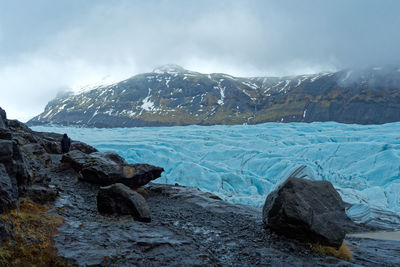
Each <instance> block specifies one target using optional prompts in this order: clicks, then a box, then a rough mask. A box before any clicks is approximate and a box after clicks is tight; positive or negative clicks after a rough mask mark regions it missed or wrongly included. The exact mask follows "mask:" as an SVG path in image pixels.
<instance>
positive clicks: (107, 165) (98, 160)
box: [61, 151, 164, 188]
mask: <svg viewBox="0 0 400 267" xmlns="http://www.w3.org/2000/svg"><path fill="white" fill-rule="evenodd" d="M61 161H62V162H63V163H67V164H70V165H71V166H72V168H74V169H75V171H77V172H80V173H81V175H82V177H81V179H82V180H83V181H86V182H90V183H94V184H99V185H103V186H107V185H111V184H115V183H122V184H124V185H127V186H129V187H131V188H138V187H140V186H143V185H145V184H147V183H149V182H150V181H152V180H154V179H157V178H159V177H160V176H161V173H162V172H163V171H164V169H163V168H160V167H156V166H152V165H149V164H128V163H126V161H125V160H124V159H123V158H121V157H120V156H118V155H117V154H115V153H101V152H94V153H91V154H85V153H83V152H81V151H71V152H69V153H67V154H65V155H63V157H62V159H61Z"/></svg>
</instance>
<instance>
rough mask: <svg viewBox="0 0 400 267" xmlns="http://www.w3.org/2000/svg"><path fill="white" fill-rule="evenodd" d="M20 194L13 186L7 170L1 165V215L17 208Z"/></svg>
mask: <svg viewBox="0 0 400 267" xmlns="http://www.w3.org/2000/svg"><path fill="white" fill-rule="evenodd" d="M17 196H18V192H17V190H16V187H14V186H13V184H12V182H11V178H10V176H8V173H7V171H6V168H5V167H4V165H3V164H2V163H0V213H5V212H8V211H9V210H11V209H13V208H15V207H16V201H17Z"/></svg>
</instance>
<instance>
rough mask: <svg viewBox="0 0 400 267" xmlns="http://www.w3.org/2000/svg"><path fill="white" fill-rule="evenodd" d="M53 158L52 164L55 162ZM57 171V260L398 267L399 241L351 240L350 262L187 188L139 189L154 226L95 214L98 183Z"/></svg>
mask: <svg viewBox="0 0 400 267" xmlns="http://www.w3.org/2000/svg"><path fill="white" fill-rule="evenodd" d="M57 160H58V158H57V156H53V161H54V162H57ZM76 177H77V175H76V173H74V172H72V171H71V170H68V169H63V168H62V167H61V166H57V164H56V166H55V168H54V169H53V177H52V181H53V183H54V184H55V185H58V186H59V187H60V188H61V190H62V191H61V196H60V198H59V199H58V200H57V202H56V207H55V208H54V209H53V211H52V212H55V213H57V214H59V215H61V216H62V217H63V218H64V220H65V224H64V225H63V226H62V227H60V228H59V234H58V235H57V236H56V237H55V241H56V247H57V249H58V253H59V255H61V256H63V257H65V258H67V259H69V261H70V262H71V263H74V264H77V265H79V266H86V265H100V266H271V265H272V266H327V265H328V266H377V264H379V266H398V265H399V264H400V259H399V258H398V256H399V255H400V242H397V241H388V240H373V239H364V238H359V237H354V236H353V237H348V238H347V239H346V240H347V242H348V244H349V245H350V247H351V249H352V250H353V260H352V261H351V262H346V261H342V260H339V259H336V258H332V257H322V256H320V255H319V254H317V253H316V252H314V251H312V250H311V249H310V248H309V246H308V245H307V244H300V243H297V242H294V241H291V240H288V239H286V238H282V237H279V236H276V235H275V234H272V233H270V232H269V231H268V230H265V229H264V228H263V225H262V220H261V209H256V208H253V207H249V206H244V205H237V204H231V203H227V202H224V201H222V200H219V199H217V198H216V197H215V196H214V195H212V194H209V193H204V192H201V191H200V190H198V189H196V188H192V187H182V186H171V185H157V184H151V185H148V186H145V187H144V189H143V190H141V191H139V192H140V193H141V194H142V195H143V196H144V197H145V198H146V200H147V202H148V204H149V206H150V209H151V217H152V221H151V222H150V223H142V222H137V221H133V220H132V218H131V217H130V216H124V217H114V216H113V217H105V216H101V215H99V214H98V212H97V207H96V195H97V191H98V186H95V185H91V184H88V183H85V182H81V181H79V180H78V179H77V178H76Z"/></svg>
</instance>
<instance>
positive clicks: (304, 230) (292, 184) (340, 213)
mask: <svg viewBox="0 0 400 267" xmlns="http://www.w3.org/2000/svg"><path fill="white" fill-rule="evenodd" d="M263 222H264V225H265V227H267V228H269V229H270V230H272V231H273V232H276V233H277V234H282V235H285V236H287V237H289V238H294V239H297V240H300V241H303V242H311V243H320V244H322V245H328V246H333V247H336V248H338V247H340V245H341V244H342V242H343V239H344V237H345V235H346V232H345V226H346V225H347V224H348V223H349V222H350V219H349V218H348V217H347V215H346V213H345V204H344V202H343V201H342V199H341V197H340V195H339V194H338V192H336V190H335V189H334V188H333V186H332V184H331V183H330V182H328V181H315V180H309V179H304V178H297V177H294V176H293V174H292V175H291V176H290V177H289V178H288V179H287V180H286V181H285V182H284V183H283V184H282V185H281V186H280V187H279V188H278V189H277V190H275V191H273V192H271V193H270V194H269V195H268V197H267V199H266V201H265V204H264V208H263Z"/></svg>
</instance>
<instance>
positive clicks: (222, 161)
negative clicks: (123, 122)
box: [32, 122, 400, 228]
mask: <svg viewBox="0 0 400 267" xmlns="http://www.w3.org/2000/svg"><path fill="white" fill-rule="evenodd" d="M32 128H33V129H34V130H36V131H51V132H58V133H64V132H65V133H68V134H69V135H70V136H71V137H72V138H73V139H75V140H81V141H83V142H86V143H88V144H91V145H93V146H94V147H96V148H97V149H99V150H100V151H113V152H116V153H118V154H120V155H121V156H123V157H125V158H126V159H127V161H128V162H130V163H149V164H153V165H157V166H161V167H164V168H165V172H164V173H163V175H162V177H161V178H159V179H158V180H157V181H156V182H159V183H168V184H175V183H178V184H181V185H187V186H196V187H198V188H200V189H202V190H204V191H209V192H212V193H214V194H216V195H218V196H220V197H221V198H223V199H225V200H227V201H231V202H235V203H242V204H248V205H252V206H262V205H263V204H264V201H265V198H266V196H267V195H268V193H269V192H271V190H274V189H275V188H276V187H277V186H278V185H279V184H280V183H282V182H283V181H284V180H285V179H286V178H287V177H288V175H289V174H290V173H291V172H292V171H294V170H295V169H296V168H297V167H299V166H301V165H306V166H307V169H306V170H307V172H308V173H309V175H310V176H311V177H313V178H314V179H319V180H321V179H322V180H329V181H330V182H332V184H333V185H334V186H335V188H336V189H337V190H338V192H339V193H340V195H341V196H342V198H343V200H344V201H346V202H348V203H350V204H352V206H351V207H350V208H349V209H348V211H347V213H348V215H349V216H350V217H351V218H353V220H356V221H358V222H365V223H372V224H377V225H379V224H381V225H382V226H385V225H391V227H392V228H393V226H397V225H400V123H390V124H384V125H367V126H362V125H346V124H340V123H334V122H325V123H310V124H307V123H287V124H283V123H265V124H258V125H237V126H180V127H159V128H150V127H149V128H147V127H145V128H116V129H96V128H75V127H49V126H37V127H32Z"/></svg>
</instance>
